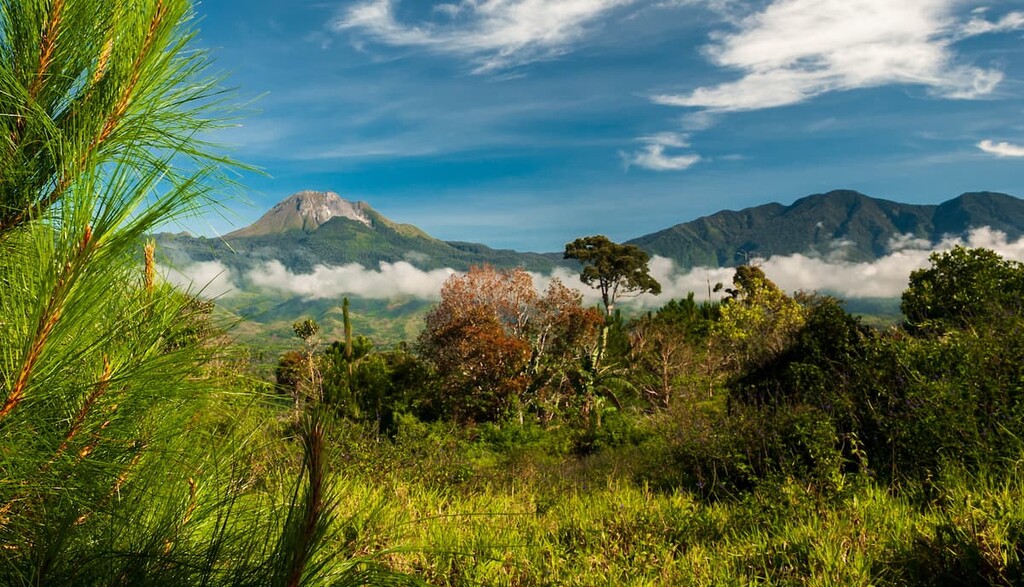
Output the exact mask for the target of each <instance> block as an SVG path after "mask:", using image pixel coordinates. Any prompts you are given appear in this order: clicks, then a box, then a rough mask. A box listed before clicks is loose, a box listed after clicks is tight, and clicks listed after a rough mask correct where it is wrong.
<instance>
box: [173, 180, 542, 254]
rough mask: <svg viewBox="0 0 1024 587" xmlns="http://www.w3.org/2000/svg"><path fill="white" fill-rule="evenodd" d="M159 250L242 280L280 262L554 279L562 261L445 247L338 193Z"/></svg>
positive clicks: (312, 196) (306, 197)
mask: <svg viewBox="0 0 1024 587" xmlns="http://www.w3.org/2000/svg"><path fill="white" fill-rule="evenodd" d="M157 244H158V245H159V247H158V248H159V250H160V251H161V253H162V254H163V255H164V257H165V259H167V261H169V262H170V263H171V264H174V265H183V264H188V263H191V262H196V261H219V262H221V263H224V264H225V265H226V266H228V267H230V268H231V269H235V270H238V271H240V272H241V273H244V272H245V271H246V270H248V269H251V268H253V267H255V266H258V265H260V264H262V263H265V262H268V261H273V260H277V261H280V262H281V263H282V264H283V265H284V266H285V267H286V268H288V269H289V270H291V271H293V272H296V273H308V272H310V271H312V270H313V267H315V266H316V265H333V266H338V265H346V264H349V263H358V264H360V265H363V266H364V267H370V268H376V267H377V266H378V265H379V264H380V263H381V262H386V263H396V262H399V261H405V262H408V263H410V264H412V265H414V266H416V267H418V268H420V269H424V270H430V269H440V268H445V267H451V268H454V269H457V270H465V269H468V268H469V267H470V266H472V265H482V264H484V263H490V264H491V265H495V266H497V267H517V266H523V267H526V268H528V269H531V270H534V271H550V270H551V269H552V268H553V267H554V266H555V265H556V264H559V263H561V262H562V261H561V256H560V255H542V254H537V253H519V252H516V251H509V250H497V249H492V248H490V247H487V246H485V245H481V244H474V243H463V242H446V241H442V240H439V239H436V238H434V237H432V236H430V235H428V234H427V233H425V232H423V231H422V230H420V229H419V228H417V227H415V226H413V225H411V224H399V223H397V222H394V221H392V220H390V219H388V218H387V217H385V216H384V215H382V214H380V213H379V212H377V211H376V210H374V209H373V208H372V207H370V205H369V204H367V203H366V202H350V201H348V200H344V199H342V198H341V196H339V195H338V194H336V193H333V192H315V191H303V192H299V193H296V194H293V195H292V196H289V197H288V198H286V199H285V200H283V201H281V202H280V203H278V204H276V205H275V206H274V207H273V208H271V209H270V211H268V212H267V213H266V214H264V215H263V216H262V217H261V218H260V219H259V220H257V221H256V222H254V223H253V224H251V225H249V226H247V227H245V228H242V229H240V230H237V231H235V232H232V233H229V234H227V235H224V236H223V237H221V238H213V239H208V238H204V237H192V236H190V235H185V234H160V235H157Z"/></svg>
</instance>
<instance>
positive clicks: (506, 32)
mask: <svg viewBox="0 0 1024 587" xmlns="http://www.w3.org/2000/svg"><path fill="white" fill-rule="evenodd" d="M636 1H637V0H558V1H551V0H460V1H458V2H450V3H438V4H434V7H433V8H434V10H433V13H434V14H435V15H437V16H438V17H439V18H438V19H433V20H430V21H427V22H420V23H403V22H399V21H398V20H397V19H396V16H395V13H396V11H397V7H398V5H399V3H400V2H401V0H363V1H361V2H359V3H357V4H355V5H354V6H351V7H349V8H348V9H347V10H345V11H344V12H343V13H341V14H340V15H339V16H338V17H337V18H336V19H335V20H334V21H333V22H332V23H331V24H330V26H331V28H332V29H333V30H335V31H339V32H340V31H345V30H357V31H362V32H364V33H366V34H368V35H370V36H372V37H374V38H376V39H378V40H379V41H381V42H384V43H386V44H389V45H395V46H409V47H424V48H427V49H431V50H433V51H436V52H439V53H452V54H456V55H462V56H466V57H469V58H470V59H472V60H473V61H474V62H475V63H476V68H475V69H474V73H485V72H491V71H494V70H498V69H502V68H505V67H509V66H515V65H520V64H523V63H527V62H530V61H535V60H538V59H545V58H550V57H553V56H556V55H559V54H561V53H564V52H565V51H566V50H568V47H569V46H570V45H571V44H572V43H573V42H575V41H577V40H579V39H580V38H582V37H583V36H584V35H585V34H586V32H587V28H588V25H590V24H592V23H593V22H594V21H596V20H597V19H598V18H599V17H601V16H603V15H605V14H607V13H608V12H610V11H611V10H613V9H615V8H619V7H622V6H626V5H629V4H633V3H634V2H636Z"/></svg>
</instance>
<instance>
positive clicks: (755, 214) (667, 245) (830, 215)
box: [629, 190, 1024, 267]
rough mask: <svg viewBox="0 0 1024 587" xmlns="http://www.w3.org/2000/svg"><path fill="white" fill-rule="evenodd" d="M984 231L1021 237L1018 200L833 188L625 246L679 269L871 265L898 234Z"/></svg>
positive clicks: (1023, 207)
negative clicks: (907, 198) (780, 262)
mask: <svg viewBox="0 0 1024 587" xmlns="http://www.w3.org/2000/svg"><path fill="white" fill-rule="evenodd" d="M982 226H989V227H991V228H994V229H997V230H1001V231H1003V232H1005V233H1006V234H1007V236H1008V237H1009V238H1011V239H1016V238H1019V237H1020V236H1021V235H1022V233H1024V200H1021V199H1019V198H1015V197H1013V196H1009V195H1006V194H1000V193H993V192H975V193H966V194H963V195H961V196H959V197H957V198H954V199H952V200H949V201H947V202H944V203H942V204H939V205H937V206H936V205H918V204H901V203H897V202H891V201H889V200H881V199H877V198H871V197H869V196H866V195H864V194H861V193H859V192H855V191H850V190H836V191H832V192H828V193H826V194H815V195H811V196H807V197H805V198H801V199H799V200H797V201H795V202H793V204H791V205H789V206H784V205H782V204H778V203H772V204H765V205H762V206H756V207H753V208H746V209H744V210H740V211H731V210H727V211H722V212H718V213H716V214H712V215H710V216H705V217H702V218H698V219H696V220H693V221H690V222H685V223H682V224H677V225H675V226H672V227H670V228H666V229H664V230H661V231H658V232H654V233H651V234H648V235H644V236H641V237H638V238H635V239H633V240H631V241H629V242H630V243H631V244H635V245H637V246H639V247H640V248H642V249H644V250H645V251H647V252H648V253H651V254H654V255H661V256H663V257H668V258H670V259H673V260H674V261H675V262H676V263H677V264H678V265H680V266H682V267H693V266H732V265H737V264H740V263H743V262H744V260H745V259H746V258H748V257H750V256H759V257H769V256H773V255H793V254H797V253H799V254H804V255H808V254H810V255H820V256H823V257H839V258H842V259H846V260H850V261H870V260H873V259H876V258H878V257H881V256H883V255H885V254H887V253H888V252H890V251H891V250H892V245H893V241H894V239H896V238H899V237H905V236H909V237H911V238H914V239H924V240H927V241H929V242H931V243H937V242H939V241H940V240H942V238H943V237H944V236H947V235H956V236H959V235H962V234H964V233H966V232H967V231H968V230H969V229H971V228H977V227H982Z"/></svg>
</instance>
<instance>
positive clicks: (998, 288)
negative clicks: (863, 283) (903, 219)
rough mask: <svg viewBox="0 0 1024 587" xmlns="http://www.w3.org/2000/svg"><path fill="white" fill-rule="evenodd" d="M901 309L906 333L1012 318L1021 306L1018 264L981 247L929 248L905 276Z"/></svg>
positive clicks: (1023, 286) (1023, 276) (1023, 278)
mask: <svg viewBox="0 0 1024 587" xmlns="http://www.w3.org/2000/svg"><path fill="white" fill-rule="evenodd" d="M901 307H902V310H903V314H904V315H905V316H906V327H907V329H908V330H910V331H911V332H915V333H928V332H932V333H935V332H938V333H942V332H945V331H948V330H951V329H960V328H967V327H984V326H985V325H987V324H991V323H994V322H999V321H1004V320H1006V319H1013V318H1014V317H1016V316H1019V315H1020V313H1021V311H1022V310H1024V264H1021V263H1019V262H1017V261H1008V260H1006V259H1003V258H1002V257H1000V256H999V255H998V254H996V253H995V252H993V251H990V250H987V249H967V248H964V247H961V246H956V247H954V248H953V249H951V250H949V251H947V252H945V253H933V254H932V256H931V267H928V268H925V269H919V270H917V271H914V272H913V273H911V275H910V285H909V286H908V288H907V290H906V291H905V292H904V293H903V304H902V306H901Z"/></svg>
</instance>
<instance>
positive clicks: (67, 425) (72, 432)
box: [0, 0, 386, 586]
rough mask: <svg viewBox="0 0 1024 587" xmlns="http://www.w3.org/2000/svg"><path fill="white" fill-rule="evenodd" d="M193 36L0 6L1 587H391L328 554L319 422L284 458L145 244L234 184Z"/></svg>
mask: <svg viewBox="0 0 1024 587" xmlns="http://www.w3.org/2000/svg"><path fill="white" fill-rule="evenodd" d="M194 20H195V15H194V12H193V11H192V8H191V4H190V2H189V1H188V0H124V1H116V2H110V1H108V0H0V292H2V295H0V584H4V585H42V584H45V585H62V584H66V585H93V584H105V585H108V584H132V585H147V584H153V585H200V584H202V585H219V584H231V585H289V586H290V585H300V584H321V583H323V584H346V583H350V584H351V583H362V582H365V581H368V580H375V579H374V577H377V576H378V575H380V576H379V577H378V578H386V575H384V574H380V571H378V570H377V568H376V567H375V566H373V565H372V564H369V563H368V562H367V561H363V560H357V559H347V560H346V559H344V558H343V557H338V556H336V554H337V553H336V552H335V551H334V550H332V549H333V547H332V536H331V528H332V527H333V525H332V521H333V519H334V515H335V514H334V511H333V507H332V504H333V503H334V501H333V499H332V495H333V492H335V491H337V489H336V488H335V487H334V486H333V483H332V480H331V476H330V475H329V471H328V467H327V463H328V462H329V458H328V450H329V449H328V447H327V446H326V443H325V442H324V434H325V432H324V424H323V423H322V421H321V419H320V418H319V417H318V416H316V415H315V414H310V415H308V416H307V419H306V421H305V422H304V424H303V426H300V427H299V431H298V432H297V434H296V435H297V437H298V442H294V443H292V444H293V445H294V446H292V447H291V448H290V449H288V448H286V449H285V450H284V453H286V454H287V453H288V450H291V452H293V453H295V458H294V459H292V462H290V463H289V461H288V459H277V460H275V459H274V458H273V457H270V456H268V455H269V454H271V453H274V452H276V450H277V449H274V450H271V449H268V447H267V446H266V445H267V444H268V443H274V442H279V443H280V442H283V441H281V440H280V439H279V438H277V437H275V436H274V435H272V434H268V433H267V432H266V431H265V430H263V428H265V426H264V424H263V421H264V420H266V419H267V418H265V417H264V415H263V413H262V412H261V411H260V410H261V408H260V407H259V405H258V404H257V403H255V402H254V400H253V397H254V396H253V395H252V394H251V393H247V392H245V385H246V384H245V382H244V380H241V379H240V378H238V377H232V376H231V374H229V373H223V372H218V371H217V370H216V369H211V368H210V365H211V364H213V363H212V361H213V359H214V358H215V356H216V355H217V354H219V353H221V352H222V351H221V349H220V348H219V346H218V345H217V344H214V342H213V341H211V340H210V338H209V336H208V333H209V332H210V331H211V330H212V329H211V328H209V327H208V326H209V321H210V320H211V318H210V315H209V312H208V307H207V306H206V305H203V304H197V303H196V302H195V300H194V299H192V298H191V297H189V296H188V295H186V294H183V293H181V292H178V291H175V290H174V289H173V288H171V287H169V286H167V285H166V284H161V283H160V282H159V279H158V278H157V277H156V275H155V273H156V272H155V269H154V251H153V250H152V247H144V245H143V243H144V239H145V236H146V235H147V234H150V233H152V232H153V231H154V230H155V229H157V228H158V227H160V226H162V225H164V224H166V223H168V222H173V221H176V220H180V219H183V218H186V217H188V216H189V215H192V214H194V213H196V212H197V211H199V210H202V209H204V208H205V207H207V206H209V205H210V204H211V203H213V199H214V197H213V196H214V195H215V194H219V193H223V190H224V188H225V185H226V183H229V177H228V173H230V172H232V171H234V170H237V169H238V165H237V164H235V163H234V162H232V161H231V160H230V159H229V158H227V157H225V156H224V155H222V154H221V153H220V152H219V151H218V150H217V149H216V148H215V147H214V146H213V145H211V144H209V143H208V142H207V141H206V140H205V137H208V136H210V132H211V131H212V130H214V129H216V128H218V127H220V126H223V125H225V124H227V123H228V122H230V120H231V118H232V116H233V111H232V109H231V107H230V105H229V104H228V103H227V102H226V101H225V97H226V96H227V94H226V93H225V92H224V91H223V90H222V79H221V77H220V76H218V75H213V74H211V73H210V71H209V65H210V59H209V56H208V55H207V54H206V53H204V52H203V51H198V50H196V49H195V48H194V46H193V44H194V43H193V41H194V38H195V35H196V29H195V28H194V27H193V22H194ZM143 258H144V262H140V260H142V259H143ZM275 456H277V455H275ZM297 463H302V464H297ZM289 474H293V476H292V477H289V476H288V475H289ZM282 496H283V497H282Z"/></svg>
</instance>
